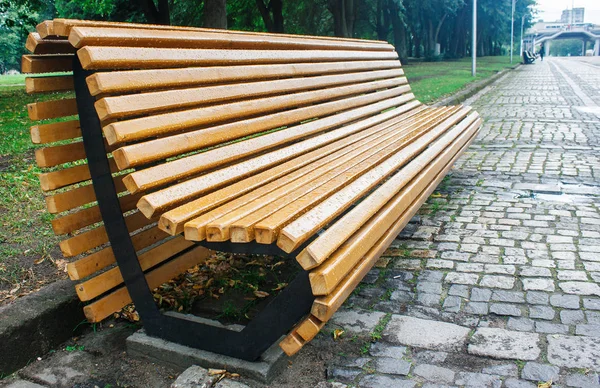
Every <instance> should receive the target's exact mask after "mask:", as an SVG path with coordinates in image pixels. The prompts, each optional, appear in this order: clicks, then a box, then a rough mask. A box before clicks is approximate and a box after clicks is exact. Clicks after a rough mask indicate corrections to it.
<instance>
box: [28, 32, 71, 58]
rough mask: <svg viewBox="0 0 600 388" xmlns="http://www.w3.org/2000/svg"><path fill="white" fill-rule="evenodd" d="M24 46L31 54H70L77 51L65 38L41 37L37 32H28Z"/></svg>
mask: <svg viewBox="0 0 600 388" xmlns="http://www.w3.org/2000/svg"><path fill="white" fill-rule="evenodd" d="M25 48H26V49H27V50H29V51H30V52H31V53H33V54H70V53H74V52H75V51H77V49H76V48H75V47H73V46H72V45H71V43H69V41H68V40H66V39H60V38H55V39H42V38H41V37H40V34H38V33H37V32H30V33H29V35H28V36H27V41H26V42H25Z"/></svg>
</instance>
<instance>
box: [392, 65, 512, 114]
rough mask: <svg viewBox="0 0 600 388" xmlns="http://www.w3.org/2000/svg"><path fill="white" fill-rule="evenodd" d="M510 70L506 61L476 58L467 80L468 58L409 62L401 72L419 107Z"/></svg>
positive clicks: (469, 69)
mask: <svg viewBox="0 0 600 388" xmlns="http://www.w3.org/2000/svg"><path fill="white" fill-rule="evenodd" d="M514 64H516V62H515V63H513V65H514ZM511 66H512V65H511V64H510V58H509V57H504V56H502V57H481V58H477V76H476V77H472V76H471V58H462V59H458V60H455V61H444V62H411V61H409V62H408V63H407V64H404V66H403V68H404V72H405V73H406V77H407V78H408V82H409V83H410V86H411V88H412V91H413V93H414V94H415V96H416V97H417V99H419V100H421V102H423V103H430V102H432V101H434V100H438V99H441V98H444V97H447V96H449V95H452V94H454V93H456V92H458V91H459V90H461V89H464V88H465V87H466V86H467V85H468V84H470V83H472V82H475V81H479V80H482V79H485V78H488V77H491V76H492V75H494V74H496V73H497V72H499V71H501V70H503V69H506V68H509V67H511Z"/></svg>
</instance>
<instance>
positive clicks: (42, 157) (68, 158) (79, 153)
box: [35, 142, 86, 167]
mask: <svg viewBox="0 0 600 388" xmlns="http://www.w3.org/2000/svg"><path fill="white" fill-rule="evenodd" d="M85 158H86V154H85V149H84V148H83V142H74V143H70V144H63V145H59V146H54V147H44V148H38V149H36V150H35V160H36V162H37V165H38V166H39V167H53V166H58V165H59V164H64V163H68V162H74V161H76V160H81V159H85Z"/></svg>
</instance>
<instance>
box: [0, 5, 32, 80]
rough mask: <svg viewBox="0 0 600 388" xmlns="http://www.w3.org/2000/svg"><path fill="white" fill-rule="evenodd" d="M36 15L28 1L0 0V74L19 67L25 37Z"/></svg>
mask: <svg viewBox="0 0 600 388" xmlns="http://www.w3.org/2000/svg"><path fill="white" fill-rule="evenodd" d="M38 17H39V14H38V13H37V11H35V10H34V9H33V8H32V6H31V4H29V3H28V2H21V1H18V0H0V74H2V73H4V72H6V71H8V70H17V69H19V67H20V57H21V55H22V54H23V53H24V52H25V48H24V45H25V39H27V34H28V33H29V31H31V30H33V29H34V28H35V25H36V24H37V19H38Z"/></svg>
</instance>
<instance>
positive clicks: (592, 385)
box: [563, 373, 600, 388]
mask: <svg viewBox="0 0 600 388" xmlns="http://www.w3.org/2000/svg"><path fill="white" fill-rule="evenodd" d="M563 380H564V382H565V385H567V386H568V387H577V388H600V382H599V380H598V374H597V373H587V374H581V373H573V374H570V375H567V376H566V377H565V378H564V379H563Z"/></svg>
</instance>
